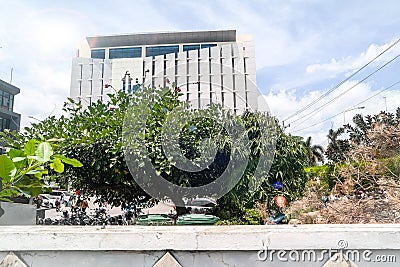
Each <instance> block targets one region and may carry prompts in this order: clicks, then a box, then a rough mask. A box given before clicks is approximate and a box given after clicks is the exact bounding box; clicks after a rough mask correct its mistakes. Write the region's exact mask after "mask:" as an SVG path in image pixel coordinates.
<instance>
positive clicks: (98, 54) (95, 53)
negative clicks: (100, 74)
mask: <svg viewBox="0 0 400 267" xmlns="http://www.w3.org/2000/svg"><path fill="white" fill-rule="evenodd" d="M91 58H101V59H105V58H106V50H104V49H93V50H92V51H91Z"/></svg>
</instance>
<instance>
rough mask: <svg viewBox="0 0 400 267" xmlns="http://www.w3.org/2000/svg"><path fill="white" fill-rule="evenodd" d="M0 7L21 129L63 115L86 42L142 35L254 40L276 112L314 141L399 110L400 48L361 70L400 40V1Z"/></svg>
mask: <svg viewBox="0 0 400 267" xmlns="http://www.w3.org/2000/svg"><path fill="white" fill-rule="evenodd" d="M0 8H1V15H0V47H1V48H0V79H2V80H4V81H6V82H11V83H12V84H13V85H15V86H17V87H19V88H20V89H21V93H20V94H19V95H17V96H16V99H15V107H14V110H15V111H16V112H18V113H20V114H21V115H22V118H21V126H22V127H25V126H29V125H30V124H31V123H33V122H35V120H42V119H44V118H46V117H47V116H49V115H60V114H61V113H62V111H61V109H62V105H63V102H64V101H65V100H66V98H67V97H68V96H69V87H70V80H71V64H72V58H73V57H74V56H75V55H76V50H77V48H78V46H79V44H81V43H83V42H85V38H86V37H87V36H95V35H110V34H127V33H139V32H158V31H182V30H185V31H187V30H189V31H190V30H193V31H196V30H223V29H236V30H237V33H238V34H252V35H253V37H254V43H255V48H256V63H257V85H258V88H259V90H260V91H261V92H262V94H263V95H264V97H265V99H266V101H267V103H268V105H269V108H270V111H271V114H272V115H274V116H276V117H277V118H278V119H279V120H280V121H281V122H282V121H285V125H286V126H288V125H290V127H287V128H286V129H285V131H286V132H287V133H290V134H293V135H300V136H304V137H307V136H311V137H312V140H313V143H314V144H320V145H323V146H326V145H327V138H326V135H327V132H328V130H329V129H330V128H334V129H336V128H338V127H340V126H342V125H343V123H344V122H346V123H349V122H351V118H352V116H354V115H355V114H357V113H361V114H363V115H367V114H375V113H378V112H380V111H382V110H387V111H389V112H394V111H395V110H396V108H397V107H398V106H400V84H395V83H396V82H398V81H399V80H400V75H399V73H400V58H397V57H396V56H398V55H399V54H400V43H399V44H397V45H394V46H393V47H392V48H390V49H389V50H388V51H387V52H385V53H383V54H382V55H381V56H380V57H378V58H377V59H376V60H374V61H373V62H372V63H370V64H368V66H367V67H365V68H363V69H362V70H361V71H360V72H358V73H356V71H358V70H359V69H360V68H362V67H363V66H364V65H365V64H367V63H368V62H369V61H371V60H372V59H374V58H375V57H376V56H377V55H379V54H380V53H382V52H383V51H384V50H385V49H387V48H388V47H389V46H390V45H392V44H394V43H395V42H396V41H397V40H398V38H400V16H399V14H400V2H399V1H397V0H379V1H375V0H369V1H357V0H348V1H345V0H325V1H319V0H304V1H300V0H297V1H295V0H288V1H272V0H253V1H251V0H250V1H237V0H210V1H208V0H202V1H196V0H193V1H178V0H169V1H166V0H154V1H136V0H135V1H123V0H113V1H105V0H97V1H82V0H81V1H73V0H69V1H50V0H43V1H27V0H20V1H19V0H14V1H6V0H0ZM390 60H392V61H390ZM385 64H386V65H385ZM379 68H381V69H379ZM378 69H379V70H378ZM11 73H12V75H11ZM354 73H356V74H355V75H353V74H354ZM339 84H340V86H338V85H339ZM393 84H395V85H394V86H392V87H390V86H391V85H393ZM385 89H386V90H385ZM328 91H332V92H331V93H329V94H328V93H326V92H328ZM324 95H326V96H325V97H322V96H324ZM374 95H375V96H374ZM373 96H374V97H373ZM321 97H322V98H321ZM319 98H321V99H320V100H318V99H319ZM369 98H370V99H369ZM367 99H369V100H367ZM316 100H318V101H316ZM314 102H316V103H315V104H314V105H311V104H313V103H314ZM327 102H330V104H329V105H327V104H326V103H327ZM310 105H311V106H310ZM307 106H310V107H308V108H307V109H305V110H304V111H302V112H300V113H299V114H296V113H297V112H298V111H301V110H302V108H304V107H307ZM320 106H323V108H320ZM362 107H363V108H362ZM350 109H352V110H350ZM295 114H296V116H292V115H295Z"/></svg>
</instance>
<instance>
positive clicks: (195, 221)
mask: <svg viewBox="0 0 400 267" xmlns="http://www.w3.org/2000/svg"><path fill="white" fill-rule="evenodd" d="M218 221H219V218H218V217H217V216H214V215H207V214H186V215H182V216H179V217H178V219H177V220H176V224H177V225H213V224H215V223H216V222H218Z"/></svg>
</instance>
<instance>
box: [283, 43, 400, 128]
mask: <svg viewBox="0 0 400 267" xmlns="http://www.w3.org/2000/svg"><path fill="white" fill-rule="evenodd" d="M399 42H400V38H399V39H397V40H396V41H395V42H394V43H393V44H391V45H390V46H389V47H388V48H386V49H385V50H383V51H382V52H381V53H379V54H378V55H377V56H376V57H374V58H373V59H372V60H370V61H369V62H368V63H366V64H365V65H363V66H362V67H361V68H360V69H358V70H357V71H356V72H354V73H353V74H351V75H350V76H349V77H347V78H346V79H344V80H343V81H341V82H340V83H338V84H337V85H335V86H334V87H332V88H331V89H329V90H328V91H326V92H325V93H324V94H322V95H321V96H320V97H318V98H317V99H315V100H314V101H312V102H311V103H310V104H308V105H306V106H305V107H303V108H301V109H299V110H298V111H296V112H295V113H293V114H292V115H290V116H288V117H287V118H286V119H284V120H283V121H284V122H285V121H287V120H289V119H291V118H293V117H294V116H296V115H298V114H300V113H302V112H303V111H305V110H306V109H308V108H310V107H311V106H313V105H315V104H316V103H317V102H319V101H320V100H321V99H323V98H324V97H326V96H328V95H329V94H330V93H332V92H333V91H335V90H336V89H338V88H339V87H340V86H341V85H342V84H344V83H345V82H347V81H348V80H350V79H351V78H353V77H354V76H355V75H357V74H358V73H360V72H361V71H362V70H363V69H365V68H366V67H367V66H368V65H370V64H371V63H372V62H374V61H375V60H376V59H378V58H379V57H381V56H382V55H383V54H385V53H386V52H387V51H389V50H390V49H391V48H393V47H394V46H395V45H397V44H398V43H399Z"/></svg>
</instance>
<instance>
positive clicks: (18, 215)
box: [0, 202, 36, 225]
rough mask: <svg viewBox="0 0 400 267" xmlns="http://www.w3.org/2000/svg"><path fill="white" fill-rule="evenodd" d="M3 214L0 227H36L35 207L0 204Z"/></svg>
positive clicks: (18, 204)
mask: <svg viewBox="0 0 400 267" xmlns="http://www.w3.org/2000/svg"><path fill="white" fill-rule="evenodd" d="M1 208H2V209H3V210H4V214H3V215H2V216H1V217H0V225H36V206H34V205H29V204H20V203H9V202H1Z"/></svg>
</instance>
